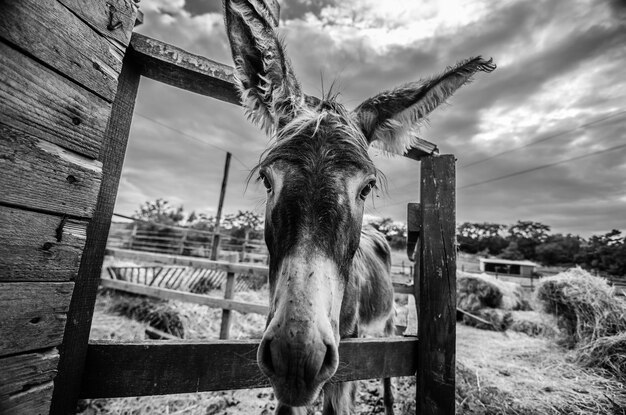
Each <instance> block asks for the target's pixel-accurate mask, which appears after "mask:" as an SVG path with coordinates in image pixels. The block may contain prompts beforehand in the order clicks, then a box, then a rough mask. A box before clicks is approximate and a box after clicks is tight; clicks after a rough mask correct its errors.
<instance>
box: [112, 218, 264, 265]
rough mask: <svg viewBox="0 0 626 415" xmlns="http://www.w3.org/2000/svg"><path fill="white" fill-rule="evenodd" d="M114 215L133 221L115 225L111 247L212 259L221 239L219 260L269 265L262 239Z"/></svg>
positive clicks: (218, 249)
mask: <svg viewBox="0 0 626 415" xmlns="http://www.w3.org/2000/svg"><path fill="white" fill-rule="evenodd" d="M114 216H119V217H122V218H124V219H130V220H132V222H128V223H125V222H117V223H112V224H111V232H110V233H109V239H108V241H107V247H109V248H122V249H134V250H138V251H148V252H160V253H164V254H172V255H188V256H194V257H201V258H209V257H210V256H211V252H212V249H213V243H214V241H215V240H216V237H217V238H218V239H219V246H218V247H217V259H219V258H220V256H223V257H224V258H225V259H228V260H230V261H231V262H260V263H265V262H267V248H266V247H265V242H263V241H261V240H258V239H251V238H237V237H235V236H233V235H230V234H228V233H224V232H219V233H218V232H212V231H207V230H203V229H195V228H193V227H182V226H173V225H166V224H161V223H154V222H148V221H141V220H138V219H134V218H129V217H127V216H123V215H118V214H114Z"/></svg>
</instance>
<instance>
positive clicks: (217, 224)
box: [211, 151, 232, 261]
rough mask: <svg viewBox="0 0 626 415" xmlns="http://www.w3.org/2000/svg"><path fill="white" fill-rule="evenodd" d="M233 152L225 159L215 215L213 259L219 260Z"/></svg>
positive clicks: (228, 153) (212, 246)
mask: <svg viewBox="0 0 626 415" xmlns="http://www.w3.org/2000/svg"><path fill="white" fill-rule="evenodd" d="M231 157H232V154H231V153H230V152H229V151H227V152H226V160H225V161H224V174H223V175H222V189H221V190H220V199H219V202H218V204H217V215H215V227H214V228H213V243H212V244H211V259H212V260H213V261H217V259H218V256H219V253H220V241H221V239H222V238H221V235H220V222H221V220H222V208H223V207H224V198H225V197H226V186H227V185H228V172H229V171H230V159H231Z"/></svg>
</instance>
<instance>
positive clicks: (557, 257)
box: [457, 221, 626, 276]
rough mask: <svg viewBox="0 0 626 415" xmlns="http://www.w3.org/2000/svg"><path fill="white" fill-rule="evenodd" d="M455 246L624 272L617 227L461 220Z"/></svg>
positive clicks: (625, 256) (625, 258) (624, 245)
mask: <svg viewBox="0 0 626 415" xmlns="http://www.w3.org/2000/svg"><path fill="white" fill-rule="evenodd" d="M457 241H458V245H459V250H460V251H461V252H467V253H470V254H480V255H485V256H486V255H490V256H496V257H499V258H503V259H512V260H522V259H527V260H531V261H537V262H540V263H541V264H543V265H548V266H573V265H580V266H582V267H584V268H587V269H592V270H597V271H599V272H601V273H606V274H609V275H616V276H626V238H625V237H624V236H623V235H622V233H621V232H620V231H618V230H612V231H611V232H608V233H606V234H602V235H593V236H591V237H590V238H588V239H585V238H582V237H580V236H578V235H572V234H562V233H555V234H553V233H551V232H550V226H548V225H545V224H543V223H540V222H533V221H518V222H517V223H515V224H513V225H502V224H497V223H472V222H465V223H462V224H461V225H459V226H458V227H457Z"/></svg>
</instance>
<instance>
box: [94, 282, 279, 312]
mask: <svg viewBox="0 0 626 415" xmlns="http://www.w3.org/2000/svg"><path fill="white" fill-rule="evenodd" d="M229 274H231V273H229ZM232 275H234V274H232ZM101 285H102V287H103V288H111V289H113V290H120V291H124V292H128V293H133V294H140V295H146V296H148V297H153V298H159V299H161V300H177V301H184V302H187V303H194V304H200V305H206V306H209V307H213V308H221V309H224V310H235V311H239V312H240V313H257V314H267V313H268V307H267V306H266V305H262V304H251V303H244V302H241V301H236V300H228V299H224V298H216V297H209V296H208V295H202V294H192V293H188V292H185V291H178V290H170V289H169V288H160V287H152V286H149V285H143V284H135V283H132V282H127V281H119V280H109V279H103V280H102V281H101Z"/></svg>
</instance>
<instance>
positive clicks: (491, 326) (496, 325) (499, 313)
mask: <svg viewBox="0 0 626 415" xmlns="http://www.w3.org/2000/svg"><path fill="white" fill-rule="evenodd" d="M471 314H472V315H473V316H476V317H479V318H480V319H482V320H485V321H487V322H488V323H485V322H483V321H480V320H478V319H476V318H473V317H472V316H470V315H467V314H464V315H463V320H462V321H463V324H465V325H467V326H472V327H476V328H477V329H482V330H493V331H505V330H506V329H508V328H509V327H510V326H511V323H513V318H512V316H511V312H510V311H507V310H502V309H499V308H483V309H481V310H475V311H473V312H472V313H471Z"/></svg>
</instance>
